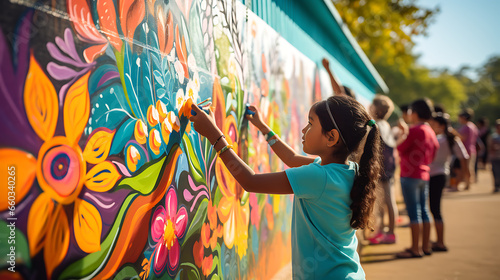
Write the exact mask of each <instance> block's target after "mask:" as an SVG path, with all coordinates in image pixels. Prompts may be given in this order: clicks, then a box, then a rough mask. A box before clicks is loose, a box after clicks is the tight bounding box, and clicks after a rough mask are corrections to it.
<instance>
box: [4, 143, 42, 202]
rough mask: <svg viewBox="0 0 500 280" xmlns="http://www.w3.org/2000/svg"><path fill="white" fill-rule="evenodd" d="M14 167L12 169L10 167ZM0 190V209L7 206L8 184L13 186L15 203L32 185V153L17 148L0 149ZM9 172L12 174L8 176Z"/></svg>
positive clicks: (33, 165) (33, 167)
mask: <svg viewBox="0 0 500 280" xmlns="http://www.w3.org/2000/svg"><path fill="white" fill-rule="evenodd" d="M12 167H14V169H13V168H12ZM0 170H3V171H2V172H1V173H0V182H3V183H2V184H1V186H0V190H1V192H2V193H3V194H4V195H0V211H4V210H7V207H9V201H8V200H7V199H8V193H9V192H12V190H11V189H9V186H15V189H14V188H12V189H13V190H15V192H16V195H15V197H16V198H15V202H16V205H17V204H19V202H21V201H22V200H23V198H24V197H25V196H26V194H27V193H28V191H29V190H30V188H31V185H33V181H34V180H35V176H36V158H34V157H33V155H31V154H29V153H26V152H24V151H21V150H17V149H9V148H2V149H0ZM8 172H11V174H13V176H10V175H9V173H8Z"/></svg>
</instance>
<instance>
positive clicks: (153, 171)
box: [0, 0, 330, 279]
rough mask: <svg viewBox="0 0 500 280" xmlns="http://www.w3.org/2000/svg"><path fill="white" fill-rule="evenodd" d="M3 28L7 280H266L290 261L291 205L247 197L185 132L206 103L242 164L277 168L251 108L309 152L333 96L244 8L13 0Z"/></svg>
mask: <svg viewBox="0 0 500 280" xmlns="http://www.w3.org/2000/svg"><path fill="white" fill-rule="evenodd" d="M0 27H1V33H0V64H1V67H0V98H1V102H0V131H1V132H0V166H1V172H0V173H1V175H0V179H1V183H0V184H1V186H2V187H1V190H0V191H1V192H2V194H0V199H1V200H0V216H1V220H0V223H1V225H0V235H1V236H0V244H1V249H0V250H1V252H0V253H1V254H0V258H1V260H2V261H1V262H0V268H1V272H0V278H2V279H5V277H18V278H25V279H43V278H53V279H55V278H57V279H80V278H86V279H88V278H95V279H109V278H115V279H130V278H136V279H137V278H141V279H156V278H161V279H200V278H201V279H221V278H223V279H237V278H241V279H265V278H269V277H271V276H272V275H274V274H275V273H276V272H277V271H278V270H279V269H280V268H281V267H283V266H284V265H286V264H287V263H289V262H290V218H291V200H292V198H291V196H277V195H256V194H250V193H246V192H245V191H243V190H242V188H241V187H240V186H239V185H238V184H237V183H236V182H235V180H234V179H233V178H232V176H231V175H230V174H229V173H228V171H227V169H226V168H225V166H224V165H223V164H222V162H221V161H220V160H218V159H217V156H216V154H215V153H214V151H213V149H212V148H211V146H210V143H209V142H208V141H207V140H206V139H204V138H202V137H200V136H199V135H198V134H197V133H196V132H195V131H194V130H193V129H191V124H190V122H189V121H188V116H189V114H190V109H189V106H188V105H186V104H189V102H188V100H192V101H194V102H200V101H202V100H204V99H206V98H208V97H211V98H212V102H213V105H214V106H215V115H216V121H217V123H218V125H219V127H220V128H221V129H222V130H223V131H224V133H225V135H226V137H227V139H228V140H229V142H233V143H234V145H235V146H236V148H235V150H236V151H237V152H238V154H239V155H240V156H241V157H243V158H244V159H245V160H246V161H247V162H248V164H249V165H250V166H251V167H252V168H253V169H254V170H256V171H258V172H270V171H278V170H282V169H284V168H285V167H284V166H283V164H282V163H281V162H280V161H279V159H278V158H277V157H276V156H275V155H274V154H273V153H272V152H271V150H270V149H269V147H268V145H267V143H266V142H265V141H264V138H263V136H262V135H260V133H259V132H258V131H257V130H256V129H255V127H252V126H248V123H247V122H246V121H245V120H244V116H243V113H244V110H245V103H247V102H248V103H252V104H255V105H257V106H259V107H260V109H261V110H262V112H263V113H264V116H265V118H266V121H267V122H268V123H270V124H271V126H272V128H273V129H274V131H275V132H276V133H277V134H279V135H280V136H281V137H282V139H284V140H285V141H286V142H288V143H290V145H291V146H292V147H294V148H295V149H297V150H300V149H301V145H300V137H301V134H300V129H301V128H302V127H303V126H304V125H305V123H306V122H307V112H308V110H309V107H310V105H311V103H312V102H313V101H314V100H317V99H320V98H321V96H322V94H323V96H326V95H328V94H329V93H330V92H329V86H326V87H325V85H324V84H323V85H322V84H321V83H320V80H319V77H320V76H324V73H323V74H322V75H320V74H319V73H320V71H318V69H317V68H316V65H315V64H314V63H313V62H312V61H310V60H309V59H307V58H306V57H305V56H303V55H302V54H300V53H299V52H298V51H297V50H296V49H295V48H293V47H292V46H291V45H290V44H288V43H287V42H286V41H285V40H283V39H282V38H280V37H279V35H278V34H277V33H276V32H274V31H273V30H272V29H271V28H270V27H269V26H267V25H266V24H265V23H263V22H262V21H261V20H260V19H259V18H258V17H256V16H255V15H254V14H253V13H252V12H251V11H248V10H246V8H245V6H243V5H242V4H241V3H239V2H231V1H220V2H216V1H213V0H203V1H200V0H187V1H181V0H176V1H175V0H170V1H160V0H158V1H156V0H147V1H145V0H144V1H141V0H135V1H132V0H116V1H112V0H96V1H86V0H68V1H38V2H34V1H31V0H12V1H11V2H6V1H5V3H4V2H3V4H2V7H1V10H0ZM326 82H329V81H328V80H327V81H326ZM321 88H323V90H321ZM5 224H7V225H5ZM9 225H10V227H9ZM12 240H14V241H13V242H12ZM12 271H15V274H12V273H13V272H12Z"/></svg>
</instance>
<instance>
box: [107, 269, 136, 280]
mask: <svg viewBox="0 0 500 280" xmlns="http://www.w3.org/2000/svg"><path fill="white" fill-rule="evenodd" d="M124 279H140V278H139V274H138V273H137V271H135V269H134V268H133V267H132V266H130V265H127V266H125V267H124V268H122V269H121V270H120V272H118V274H116V276H115V278H113V280H124Z"/></svg>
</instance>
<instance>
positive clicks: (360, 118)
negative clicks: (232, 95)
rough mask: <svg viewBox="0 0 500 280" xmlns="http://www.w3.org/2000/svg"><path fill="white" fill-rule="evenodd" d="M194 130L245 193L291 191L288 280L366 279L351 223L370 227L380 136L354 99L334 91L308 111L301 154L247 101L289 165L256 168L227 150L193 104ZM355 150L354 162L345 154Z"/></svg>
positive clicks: (257, 123)
mask: <svg viewBox="0 0 500 280" xmlns="http://www.w3.org/2000/svg"><path fill="white" fill-rule="evenodd" d="M192 110H193V111H194V113H195V114H193V116H191V117H190V120H191V121H192V122H193V127H194V129H195V130H196V131H197V132H198V133H200V134H201V135H203V136H205V137H206V138H207V139H208V140H209V141H210V143H212V144H213V146H214V149H215V150H216V151H217V154H218V155H219V157H220V159H221V160H222V161H223V162H224V164H225V165H226V167H227V168H228V170H229V171H230V172H231V174H232V175H233V176H234V178H235V179H236V180H237V181H238V182H239V183H240V185H241V186H242V187H243V188H244V189H245V190H246V191H248V192H257V193H268V194H294V200H293V217H292V267H293V278H294V279H365V274H364V271H363V269H362V267H361V264H360V262H359V255H358V253H357V252H356V247H357V244H358V240H357V239H356V234H355V233H356V229H363V228H365V227H368V226H369V216H370V214H371V212H372V210H373V205H374V201H375V188H376V184H377V181H378V179H379V174H380V135H379V130H378V127H377V125H376V124H375V121H374V120H372V119H371V118H370V116H369V114H368V113H367V112H366V110H365V109H364V107H363V106H362V105H361V104H360V103H359V102H357V101H356V100H354V99H353V98H349V97H345V96H333V97H330V98H328V99H327V100H324V101H320V102H317V103H315V104H314V105H313V106H312V107H311V109H310V110H309V116H308V124H307V126H306V127H304V129H302V133H303V137H302V139H303V142H302V144H303V146H304V148H303V150H304V152H306V153H308V154H311V155H316V156H318V157H317V158H315V159H313V158H310V157H307V156H303V155H300V154H298V153H296V152H295V151H293V150H292V149H291V148H290V147H289V146H288V145H287V144H286V143H284V142H283V141H282V140H281V139H280V138H279V137H278V136H277V135H276V134H275V133H274V132H273V131H272V130H271V129H270V128H269V126H267V125H266V124H265V123H264V122H263V121H262V118H261V117H260V114H259V112H258V111H257V109H256V108H255V107H254V106H250V107H249V110H250V111H252V112H253V113H254V114H253V115H250V114H247V116H246V117H247V119H249V120H250V122H251V123H253V124H254V125H255V126H256V127H257V128H259V129H260V131H261V132H262V133H264V134H265V135H266V139H267V141H268V142H269V145H270V146H271V148H272V149H273V151H274V152H275V153H276V154H277V155H278V156H279V157H280V159H281V160H283V162H284V163H285V164H286V165H288V166H289V167H292V168H290V169H287V170H286V171H282V172H275V173H266V174H255V173H254V171H253V170H252V169H250V168H249V167H248V165H247V164H246V163H245V162H244V161H243V160H241V159H240V158H239V157H238V155H237V154H236V153H235V152H234V151H232V147H231V145H229V144H228V142H227V141H226V140H225V136H224V135H223V134H222V132H221V130H220V129H219V128H218V127H217V125H216V124H215V121H214V118H213V114H212V112H211V111H210V109H208V114H207V113H205V111H204V110H202V109H200V108H199V107H198V106H196V105H193V106H192ZM358 150H361V151H362V155H361V158H360V160H359V164H358V163H356V162H354V161H351V160H352V159H351V156H352V155H354V154H355V153H356V152H358Z"/></svg>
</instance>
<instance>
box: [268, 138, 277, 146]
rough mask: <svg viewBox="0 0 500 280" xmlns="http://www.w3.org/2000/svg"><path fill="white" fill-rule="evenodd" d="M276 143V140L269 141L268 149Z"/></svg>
mask: <svg viewBox="0 0 500 280" xmlns="http://www.w3.org/2000/svg"><path fill="white" fill-rule="evenodd" d="M276 142H278V139H272V140H271V141H269V142H268V143H269V147H272V146H273V145H274V144H276Z"/></svg>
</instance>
